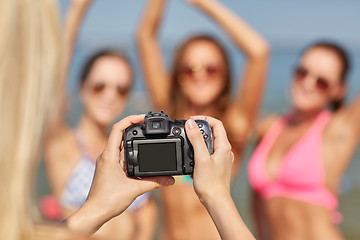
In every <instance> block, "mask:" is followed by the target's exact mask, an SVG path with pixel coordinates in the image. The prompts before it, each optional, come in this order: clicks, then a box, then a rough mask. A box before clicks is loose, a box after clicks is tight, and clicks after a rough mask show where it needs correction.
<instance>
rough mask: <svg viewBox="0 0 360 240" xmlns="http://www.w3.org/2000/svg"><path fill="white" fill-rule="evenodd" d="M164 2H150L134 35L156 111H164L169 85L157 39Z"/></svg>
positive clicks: (159, 0) (164, 0)
mask: <svg viewBox="0 0 360 240" xmlns="http://www.w3.org/2000/svg"><path fill="white" fill-rule="evenodd" d="M165 5H166V0H150V1H149V2H148V3H147V5H146V7H145V11H144V13H143V17H142V19H141V20H140V24H139V27H138V30H137V34H136V40H137V46H138V51H139V54H140V62H141V66H142V69H143V72H144V79H145V80H146V84H147V86H148V88H149V91H150V93H151V96H152V97H153V101H154V105H155V107H156V109H158V110H161V109H163V110H166V108H167V106H168V104H167V103H168V99H169V89H170V83H169V78H168V73H167V70H166V66H165V62H164V59H163V56H162V51H161V47H160V44H159V42H158V39H157V32H158V28H159V25H160V22H161V19H162V15H163V12H164V8H165Z"/></svg>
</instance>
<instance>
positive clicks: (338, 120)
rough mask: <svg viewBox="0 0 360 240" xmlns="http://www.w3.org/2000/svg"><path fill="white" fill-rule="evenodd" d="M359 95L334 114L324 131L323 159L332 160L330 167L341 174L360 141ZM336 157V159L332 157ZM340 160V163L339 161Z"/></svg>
mask: <svg viewBox="0 0 360 240" xmlns="http://www.w3.org/2000/svg"><path fill="white" fill-rule="evenodd" d="M359 122H360V93H358V96H357V97H356V98H355V99H354V101H353V102H352V103H350V104H349V105H347V106H344V107H342V108H340V109H339V110H338V111H337V112H335V113H334V116H333V117H332V119H331V121H330V123H329V124H328V126H327V127H326V129H325V133H324V134H325V136H324V144H325V145H328V146H329V147H327V148H325V153H324V154H325V157H327V158H329V159H332V166H334V168H335V169H336V171H337V172H340V173H341V174H343V172H344V171H345V170H346V168H347V167H348V165H349V163H350V161H351V160H352V159H353V158H352V155H353V153H354V151H355V150H356V148H357V146H358V143H359V139H360V124H359ZM334 156H336V157H334ZM339 159H341V161H339Z"/></svg>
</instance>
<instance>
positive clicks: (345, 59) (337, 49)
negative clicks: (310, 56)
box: [302, 41, 351, 112]
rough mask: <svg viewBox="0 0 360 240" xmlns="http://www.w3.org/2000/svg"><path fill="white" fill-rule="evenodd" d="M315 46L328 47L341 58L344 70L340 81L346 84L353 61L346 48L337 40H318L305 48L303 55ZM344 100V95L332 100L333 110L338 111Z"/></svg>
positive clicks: (331, 106)
mask: <svg viewBox="0 0 360 240" xmlns="http://www.w3.org/2000/svg"><path fill="white" fill-rule="evenodd" d="M314 48H324V49H327V50H329V51H331V52H333V53H335V54H336V55H337V57H338V58H339V60H340V62H341V64H342V70H341V73H340V81H341V84H346V82H347V75H348V73H349V69H350V65H351V63H350V59H349V56H348V53H347V52H346V50H345V48H344V47H342V46H341V45H339V44H337V43H335V42H331V41H318V42H315V43H313V44H311V45H310V46H308V47H306V48H305V50H303V52H302V55H303V54H304V53H305V52H307V51H309V50H311V49H314ZM344 102H345V97H343V98H341V99H339V100H335V101H331V102H330V108H331V110H332V111H334V112H336V111H337V110H339V109H340V108H341V107H342V106H343V105H344Z"/></svg>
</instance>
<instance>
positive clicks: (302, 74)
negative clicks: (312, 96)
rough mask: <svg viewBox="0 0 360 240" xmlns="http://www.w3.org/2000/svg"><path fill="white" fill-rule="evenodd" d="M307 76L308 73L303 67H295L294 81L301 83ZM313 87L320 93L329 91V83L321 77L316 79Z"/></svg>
mask: <svg viewBox="0 0 360 240" xmlns="http://www.w3.org/2000/svg"><path fill="white" fill-rule="evenodd" d="M308 75H309V71H308V70H307V69H306V68H304V67H301V66H299V67H297V68H295V71H294V76H295V80H296V81H303V80H304V79H305V78H306V77H307V76H308ZM315 86H316V88H317V89H319V90H321V91H326V90H328V89H329V87H330V84H329V81H327V80H326V79H325V78H323V77H316V83H315Z"/></svg>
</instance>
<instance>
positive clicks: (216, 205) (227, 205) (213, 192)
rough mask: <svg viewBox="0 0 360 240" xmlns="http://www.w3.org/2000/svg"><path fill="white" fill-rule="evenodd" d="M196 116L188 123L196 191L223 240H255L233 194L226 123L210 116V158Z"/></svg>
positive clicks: (187, 131) (230, 153)
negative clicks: (212, 144)
mask: <svg viewBox="0 0 360 240" xmlns="http://www.w3.org/2000/svg"><path fill="white" fill-rule="evenodd" d="M194 119H204V116H197V117H193V118H192V119H190V120H188V121H187V122H186V127H185V129H186V134H187V136H188V138H189V140H190V142H191V144H192V146H193V148H194V153H195V154H194V158H195V159H194V160H195V168H194V175H193V179H194V189H195V192H196V194H197V195H198V197H199V199H200V201H201V203H202V204H203V205H204V206H205V208H206V210H207V211H208V213H209V214H210V216H211V218H212V220H213V221H214V223H215V225H216V228H217V230H218V232H219V234H220V236H221V239H223V240H235V239H236V240H237V239H249V240H250V239H255V238H254V236H253V235H252V234H251V232H250V231H249V229H248V228H247V226H246V225H245V223H244V222H243V220H242V219H241V217H240V214H239V213H238V211H237V209H236V206H235V204H234V202H233V200H232V198H231V195H230V178H231V167H232V164H233V162H234V154H233V153H232V152H231V145H230V143H229V141H228V139H227V136H226V132H225V129H224V126H223V124H222V123H221V122H220V121H219V120H216V119H215V118H211V117H207V121H208V123H209V124H210V127H211V129H212V133H213V141H214V154H212V155H210V154H209V151H208V149H207V147H206V145H205V142H204V139H203V136H202V134H201V132H200V130H199V127H198V126H197V124H196V123H195V121H194Z"/></svg>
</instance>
